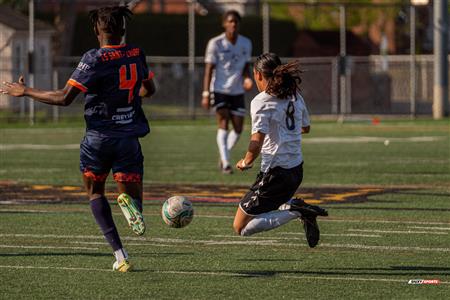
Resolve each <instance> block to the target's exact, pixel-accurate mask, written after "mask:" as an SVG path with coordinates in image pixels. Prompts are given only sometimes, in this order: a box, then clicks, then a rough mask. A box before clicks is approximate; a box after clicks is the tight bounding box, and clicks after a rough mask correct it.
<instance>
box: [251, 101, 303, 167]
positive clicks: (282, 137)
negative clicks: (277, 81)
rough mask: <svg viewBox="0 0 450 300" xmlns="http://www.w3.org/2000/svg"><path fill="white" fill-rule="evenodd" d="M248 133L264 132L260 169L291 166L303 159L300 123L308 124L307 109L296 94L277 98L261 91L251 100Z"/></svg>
mask: <svg viewBox="0 0 450 300" xmlns="http://www.w3.org/2000/svg"><path fill="white" fill-rule="evenodd" d="M250 111H251V116H252V134H253V133H256V132H260V133H264V134H265V135H266V136H265V139H264V143H263V146H262V149H261V171H262V172H267V171H268V170H269V169H270V168H274V167H282V168H285V169H290V168H293V167H295V166H297V165H299V164H300V163H301V162H302V161H303V155H302V148H301V141H302V127H306V126H309V124H310V120H309V113H308V109H307V108H306V104H305V101H304V100H303V97H302V96H301V95H300V94H297V96H296V97H292V99H278V98H277V97H275V96H271V95H269V94H267V93H266V92H261V93H259V94H258V95H256V97H255V98H254V99H253V100H252V102H251V108H250Z"/></svg>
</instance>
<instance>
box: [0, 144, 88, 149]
mask: <svg viewBox="0 0 450 300" xmlns="http://www.w3.org/2000/svg"><path fill="white" fill-rule="evenodd" d="M78 149H80V144H63V145H46V144H0V150H78Z"/></svg>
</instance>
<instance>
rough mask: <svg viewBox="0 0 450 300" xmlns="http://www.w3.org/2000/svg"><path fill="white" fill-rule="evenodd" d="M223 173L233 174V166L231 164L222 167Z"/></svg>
mask: <svg viewBox="0 0 450 300" xmlns="http://www.w3.org/2000/svg"><path fill="white" fill-rule="evenodd" d="M222 174H227V175H230V174H233V169H232V168H231V166H226V167H225V168H223V169H222Z"/></svg>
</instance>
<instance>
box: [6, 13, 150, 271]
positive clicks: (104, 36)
mask: <svg viewBox="0 0 450 300" xmlns="http://www.w3.org/2000/svg"><path fill="white" fill-rule="evenodd" d="M131 14H132V13H131V11H130V10H129V9H128V8H126V7H122V6H115V7H104V8H100V9H97V10H94V11H91V12H90V18H91V21H92V24H93V26H94V32H95V34H96V35H97V38H98V41H99V44H100V48H98V49H91V50H89V51H87V52H86V53H85V54H84V55H83V57H82V59H81V61H80V63H79V64H78V67H77V68H76V70H75V71H74V72H73V74H72V76H71V77H70V79H69V81H68V82H67V84H66V86H65V87H64V88H63V89H61V90H51V91H44V90H39V89H35V88H30V87H27V86H25V84H24V79H23V77H20V78H19V82H16V83H10V82H3V86H2V87H0V92H1V93H3V94H8V95H11V96H16V97H23V96H27V97H31V98H33V99H34V100H36V101H39V102H43V103H46V104H50V105H60V106H67V105H69V104H71V103H72V101H73V100H74V99H75V97H76V96H77V95H78V94H79V93H80V92H83V93H84V95H85V107H84V118H85V120H86V134H85V136H84V138H83V140H82V142H81V145H80V170H81V172H82V174H83V181H84V185H85V187H86V191H87V193H88V196H89V200H90V206H91V210H92V213H93V215H94V217H95V220H96V221H97V223H98V225H99V226H100V229H101V231H102V233H103V235H104V236H105V239H106V240H107V241H108V243H109V244H110V245H111V247H112V249H113V251H114V256H115V258H116V261H115V262H114V265H113V269H114V270H117V271H120V272H127V271H129V270H131V264H130V262H129V260H128V254H127V252H126V251H125V249H124V247H123V245H122V242H121V240H120V237H119V234H118V232H117V229H116V226H115V224H114V221H113V218H112V214H111V208H110V206H109V203H108V201H107V199H106V197H105V180H106V178H107V176H108V174H109V172H110V170H112V173H113V177H114V180H115V181H116V182H117V187H118V191H119V194H120V195H119V197H118V198H117V201H118V204H119V206H120V207H121V209H122V211H123V213H124V215H125V217H126V219H127V221H128V224H129V226H130V227H131V228H132V230H133V231H134V232H135V233H136V234H138V235H142V234H143V233H144V231H145V224H144V220H143V217H142V197H143V192H142V176H143V171H144V170H143V159H144V158H143V155H142V151H141V146H140V143H139V138H141V137H144V136H145V135H147V134H148V133H149V131H150V127H149V124H148V121H147V119H146V117H145V115H144V112H143V110H142V106H141V105H142V103H141V97H145V96H151V95H152V94H153V93H154V92H155V86H154V83H153V80H152V78H153V73H152V72H149V70H148V67H147V64H146V61H145V55H144V53H143V51H142V49H141V48H139V47H136V46H132V45H125V44H121V40H122V36H123V35H124V34H125V29H124V20H128V19H129V18H130V15H131Z"/></svg>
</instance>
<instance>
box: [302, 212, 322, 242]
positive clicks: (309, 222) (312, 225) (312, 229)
mask: <svg viewBox="0 0 450 300" xmlns="http://www.w3.org/2000/svg"><path fill="white" fill-rule="evenodd" d="M300 219H301V221H302V223H303V229H305V235H306V241H307V242H308V245H309V247H310V248H314V247H315V246H317V244H318V243H319V240H320V230H319V225H318V224H317V220H316V217H315V216H313V217H300Z"/></svg>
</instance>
